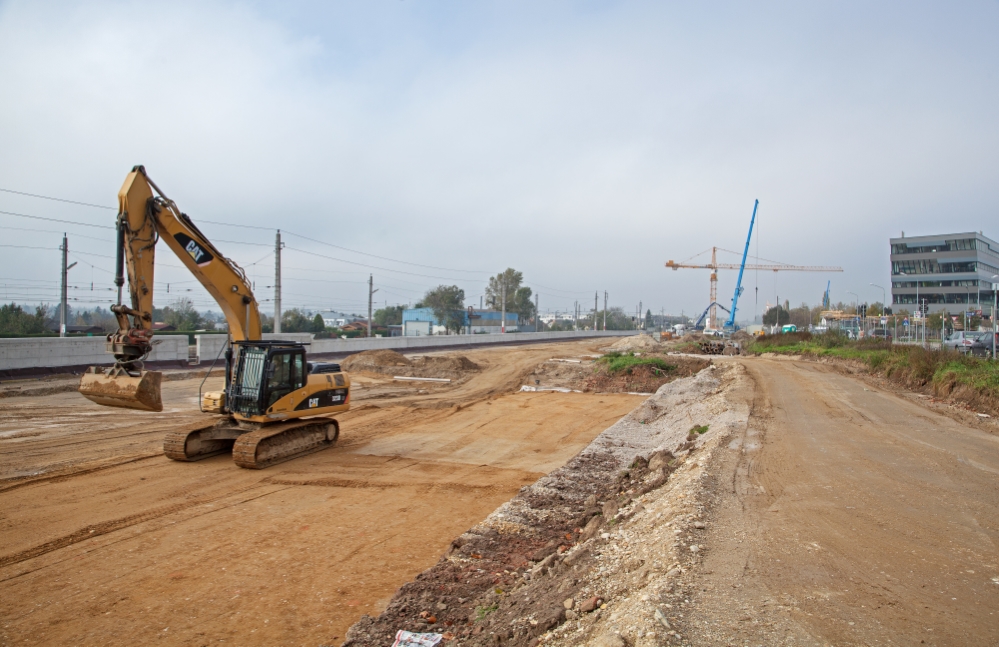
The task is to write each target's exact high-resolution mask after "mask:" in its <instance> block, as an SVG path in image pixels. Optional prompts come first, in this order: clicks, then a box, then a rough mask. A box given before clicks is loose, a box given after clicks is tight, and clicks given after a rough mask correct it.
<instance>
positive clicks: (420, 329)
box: [402, 308, 518, 336]
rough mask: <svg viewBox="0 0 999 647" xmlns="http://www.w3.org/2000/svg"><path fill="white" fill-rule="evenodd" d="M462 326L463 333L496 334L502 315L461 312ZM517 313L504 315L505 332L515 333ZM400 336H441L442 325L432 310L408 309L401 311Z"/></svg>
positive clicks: (474, 310) (483, 312)
mask: <svg viewBox="0 0 999 647" xmlns="http://www.w3.org/2000/svg"><path fill="white" fill-rule="evenodd" d="M463 315H464V318H463V322H462V326H463V327H464V328H465V330H464V332H465V333H498V332H500V327H501V326H500V322H501V321H502V319H503V313H501V312H500V311H498V310H478V309H475V308H470V309H468V310H466V311H464V312H463ZM517 318H518V317H517V313H515V312H508V313H506V331H507V332H517V330H518V327H517ZM402 334H403V335H405V336H414V335H443V334H444V325H443V324H442V323H441V322H439V321H437V319H435V318H434V311H433V309H432V308H410V309H408V310H403V311H402Z"/></svg>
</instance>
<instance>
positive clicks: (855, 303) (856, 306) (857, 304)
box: [846, 290, 860, 339]
mask: <svg viewBox="0 0 999 647" xmlns="http://www.w3.org/2000/svg"><path fill="white" fill-rule="evenodd" d="M846 293H847V294H852V295H853V296H855V297H857V298H856V299H854V301H853V320H854V321H855V322H857V339H860V312H859V310H860V295H859V294H857V293H856V292H850V291H849V290H847V291H846Z"/></svg>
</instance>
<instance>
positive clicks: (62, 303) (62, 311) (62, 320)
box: [59, 233, 76, 337]
mask: <svg viewBox="0 0 999 647" xmlns="http://www.w3.org/2000/svg"><path fill="white" fill-rule="evenodd" d="M59 249H61V250H62V283H61V288H62V289H61V292H60V296H59V336H60V337H65V336H66V301H67V298H66V291H67V290H66V288H67V285H66V275H67V274H68V273H69V268H68V267H67V266H66V261H67V254H69V239H68V238H66V234H65V233H63V235H62V247H60V248H59ZM73 265H76V263H73Z"/></svg>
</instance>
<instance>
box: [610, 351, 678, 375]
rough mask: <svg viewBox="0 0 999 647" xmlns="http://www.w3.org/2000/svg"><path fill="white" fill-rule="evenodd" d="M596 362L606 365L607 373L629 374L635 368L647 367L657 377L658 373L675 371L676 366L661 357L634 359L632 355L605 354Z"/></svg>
mask: <svg viewBox="0 0 999 647" xmlns="http://www.w3.org/2000/svg"><path fill="white" fill-rule="evenodd" d="M597 361H598V362H600V363H602V364H606V365H607V372H609V373H620V372H621V371H626V372H628V373H631V371H632V369H634V368H635V367H637V366H649V367H651V368H652V369H653V372H654V373H656V374H657V375H658V374H660V372H662V373H670V372H672V371H675V370H676V364H670V363H669V362H667V361H666V360H664V359H663V358H661V357H635V354H634V353H627V354H624V353H618V352H613V353H607V354H606V355H604V356H603V357H601V358H600V359H599V360H597Z"/></svg>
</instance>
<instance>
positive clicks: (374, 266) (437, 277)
mask: <svg viewBox="0 0 999 647" xmlns="http://www.w3.org/2000/svg"><path fill="white" fill-rule="evenodd" d="M285 249H290V250H292V251H295V252H301V253H302V254H308V255H310V256H317V257H319V258H325V259H328V260H331V261H338V262H340V263H349V264H350V265H360V266H361V267H370V268H372V269H376V270H381V271H383V272H394V273H396V274H405V275H407V276H421V277H423V278H427V279H439V280H443V281H472V282H475V283H483V282H484V281H482V280H481V279H479V280H475V279H467V278H463V279H456V278H454V277H450V276H431V275H429V274H418V273H416V272H405V271H403V270H392V269H389V268H387V267H378V266H377V265H368V264H367V263H358V262H357V261H348V260H344V259H342V258H334V257H332V256H326V255H324V254H317V253H316V252H308V251H306V250H304V249H298V248H297V247H286V248H285Z"/></svg>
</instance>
